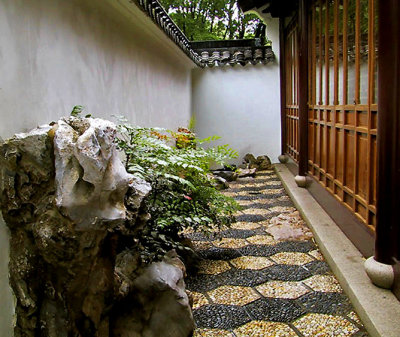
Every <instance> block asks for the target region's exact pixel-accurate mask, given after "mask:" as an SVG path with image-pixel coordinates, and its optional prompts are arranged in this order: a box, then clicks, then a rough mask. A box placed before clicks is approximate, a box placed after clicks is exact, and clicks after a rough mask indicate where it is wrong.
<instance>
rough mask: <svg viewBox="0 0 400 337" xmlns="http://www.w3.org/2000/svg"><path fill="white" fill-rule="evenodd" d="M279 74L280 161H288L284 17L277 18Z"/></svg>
mask: <svg viewBox="0 0 400 337" xmlns="http://www.w3.org/2000/svg"><path fill="white" fill-rule="evenodd" d="M279 75H280V80H281V87H280V94H281V155H280V156H279V157H278V159H279V161H280V162H281V163H286V162H287V161H288V159H289V158H288V156H287V155H285V153H286V141H287V139H286V71H285V18H284V17H280V18H279Z"/></svg>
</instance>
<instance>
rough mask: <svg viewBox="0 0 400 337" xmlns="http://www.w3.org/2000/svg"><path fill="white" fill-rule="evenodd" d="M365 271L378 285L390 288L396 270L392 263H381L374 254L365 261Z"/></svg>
mask: <svg viewBox="0 0 400 337" xmlns="http://www.w3.org/2000/svg"><path fill="white" fill-rule="evenodd" d="M364 268H365V271H366V272H367V275H368V277H369V278H370V279H371V281H372V283H373V284H375V285H376V286H377V287H380V288H385V289H390V288H391V287H392V285H393V281H394V270H393V266H392V265H390V264H384V263H380V262H378V261H376V260H375V258H374V257H373V256H371V257H370V258H368V259H367V260H366V261H365V263H364Z"/></svg>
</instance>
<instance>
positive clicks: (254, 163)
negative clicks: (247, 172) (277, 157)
mask: <svg viewBox="0 0 400 337" xmlns="http://www.w3.org/2000/svg"><path fill="white" fill-rule="evenodd" d="M239 168H242V169H253V168H255V169H256V170H257V171H263V170H271V169H272V164H271V160H270V159H269V157H268V156H258V157H257V158H256V157H254V155H252V154H251V153H248V154H246V155H245V156H244V157H243V163H242V164H241V165H240V166H239Z"/></svg>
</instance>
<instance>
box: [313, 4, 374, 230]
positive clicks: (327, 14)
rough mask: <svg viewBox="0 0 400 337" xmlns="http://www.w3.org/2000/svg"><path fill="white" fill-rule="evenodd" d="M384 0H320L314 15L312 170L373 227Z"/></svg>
mask: <svg viewBox="0 0 400 337" xmlns="http://www.w3.org/2000/svg"><path fill="white" fill-rule="evenodd" d="M377 1H378V0H317V1H315V2H314V4H313V5H312V6H311V9H310V21H309V34H310V36H309V41H310V42H309V45H310V50H309V55H310V62H309V104H308V105H309V130H308V131H309V132H308V139H309V151H308V159H309V161H308V163H309V173H310V174H311V175H312V176H314V178H316V179H317V180H318V181H319V182H320V183H321V184H322V185H323V186H324V187H325V188H327V189H328V190H329V191H330V192H331V193H333V194H334V195H335V197H336V198H337V199H338V200H339V201H340V202H342V203H343V204H344V205H346V206H347V207H348V208H350V209H351V210H352V211H353V212H354V213H355V214H356V215H357V217H358V218H359V219H360V220H362V221H363V222H364V223H366V224H367V226H368V227H369V228H370V229H372V230H373V229H374V226H375V221H376V219H375V215H376V159H377V158H376V137H377V113H378V104H377V43H376V41H377V10H376V5H377Z"/></svg>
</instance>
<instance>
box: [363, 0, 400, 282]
mask: <svg viewBox="0 0 400 337" xmlns="http://www.w3.org/2000/svg"><path fill="white" fill-rule="evenodd" d="M399 17H400V1H399V0H379V2H378V28H379V29H378V48H379V51H378V69H379V73H378V90H379V91H378V109H379V111H378V140H377V147H378V163H377V214H376V238H375V254H374V255H375V256H374V259H371V258H370V259H368V260H367V263H366V269H367V272H368V274H369V276H370V277H371V280H372V281H373V282H374V283H375V284H377V285H380V286H383V287H387V288H389V287H390V286H391V284H390V278H392V277H393V275H392V270H391V269H392V268H391V267H392V266H391V265H393V264H394V263H395V262H396V260H395V259H397V260H398V259H399V258H400V252H399V250H400V245H399V243H400V238H399V234H400V230H399V228H400V217H399V209H400V21H399ZM376 262H378V266H379V263H382V264H384V265H387V266H388V268H387V280H386V281H387V283H386V284H378V283H377V282H376V280H374V274H373V271H374V263H375V265H376V264H377V263H376ZM375 267H376V266H375ZM379 267H380V268H382V267H383V266H382V265H380V266H379ZM370 269H372V272H371V270H370ZM392 282H393V280H392Z"/></svg>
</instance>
